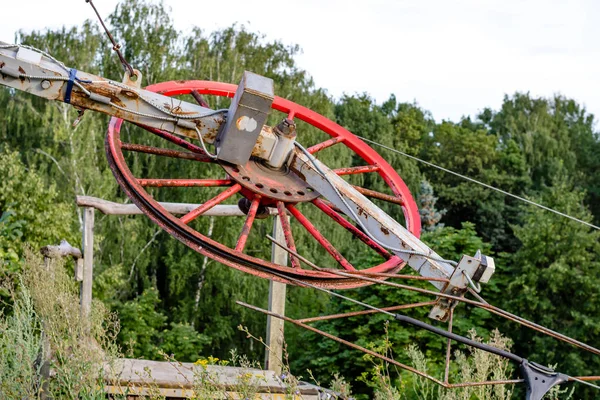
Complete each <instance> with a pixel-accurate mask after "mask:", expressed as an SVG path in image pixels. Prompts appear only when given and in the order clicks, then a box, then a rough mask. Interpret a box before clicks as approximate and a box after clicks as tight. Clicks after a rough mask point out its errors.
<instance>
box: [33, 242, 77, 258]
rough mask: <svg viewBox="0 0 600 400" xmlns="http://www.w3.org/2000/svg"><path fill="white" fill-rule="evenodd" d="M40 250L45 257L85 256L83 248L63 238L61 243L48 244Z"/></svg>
mask: <svg viewBox="0 0 600 400" xmlns="http://www.w3.org/2000/svg"><path fill="white" fill-rule="evenodd" d="M40 252H41V253H42V255H43V256H44V257H48V258H61V257H67V256H71V257H73V258H75V259H78V258H81V257H83V255H82V254H81V250H79V249H78V248H76V247H73V246H71V244H69V242H67V241H66V240H64V239H63V240H61V241H60V244H59V245H56V246H54V245H48V246H44V247H42V248H41V249H40Z"/></svg>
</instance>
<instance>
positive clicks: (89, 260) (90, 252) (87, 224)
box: [80, 207, 94, 318]
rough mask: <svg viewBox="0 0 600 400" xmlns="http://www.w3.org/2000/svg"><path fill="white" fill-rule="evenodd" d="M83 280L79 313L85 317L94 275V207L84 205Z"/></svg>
mask: <svg viewBox="0 0 600 400" xmlns="http://www.w3.org/2000/svg"><path fill="white" fill-rule="evenodd" d="M82 243H83V280H82V282H81V291H80V295H81V303H80V304H81V315H82V316H83V317H84V318H87V317H88V316H89V314H90V310H91V308H92V283H93V275H94V208H93V207H86V208H85V210H84V213H83V241H82Z"/></svg>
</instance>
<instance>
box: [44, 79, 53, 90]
mask: <svg viewBox="0 0 600 400" xmlns="http://www.w3.org/2000/svg"><path fill="white" fill-rule="evenodd" d="M50 86H52V83H51V82H50V81H49V80H47V79H44V80H43V81H42V89H44V90H48V89H50Z"/></svg>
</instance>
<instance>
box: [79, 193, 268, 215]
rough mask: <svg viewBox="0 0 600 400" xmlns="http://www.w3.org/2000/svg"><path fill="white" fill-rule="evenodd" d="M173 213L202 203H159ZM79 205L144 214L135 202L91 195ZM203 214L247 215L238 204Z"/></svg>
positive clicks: (113, 213) (120, 212)
mask: <svg viewBox="0 0 600 400" xmlns="http://www.w3.org/2000/svg"><path fill="white" fill-rule="evenodd" d="M159 204H160V205H161V206H162V207H164V208H165V210H167V211H168V212H170V213H171V214H182V215H184V214H187V213H189V212H190V211H192V210H195V209H196V208H198V207H199V206H200V204H188V203H159ZM77 205H78V206H80V207H94V208H95V209H97V210H98V211H100V212H101V213H103V214H107V215H138V214H143V212H142V210H140V209H139V208H138V207H137V206H136V205H135V204H122V203H115V202H112V201H108V200H104V199H99V198H97V197H91V196H77ZM268 210H269V212H270V213H271V214H272V215H274V214H277V210H275V209H273V208H269V209H268ZM202 215H203V216H209V217H210V216H213V217H242V216H246V214H244V213H243V212H242V211H241V210H240V209H239V207H238V206H236V205H221V204H220V205H217V206H215V207H213V208H211V209H210V210H208V211H206V212H205V213H204V214H202Z"/></svg>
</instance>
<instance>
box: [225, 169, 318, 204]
mask: <svg viewBox="0 0 600 400" xmlns="http://www.w3.org/2000/svg"><path fill="white" fill-rule="evenodd" d="M221 166H222V167H223V169H225V171H226V172H227V174H229V176H231V179H233V180H234V181H236V182H238V183H239V184H240V185H242V187H243V188H244V189H246V193H247V192H248V191H249V192H252V193H253V194H258V195H260V196H261V197H263V198H265V200H267V199H270V200H273V201H283V202H286V203H301V202H307V201H312V200H314V199H316V198H317V197H319V196H320V194H319V193H318V192H317V191H315V190H314V189H313V188H312V187H310V186H308V185H307V184H306V182H304V181H303V180H302V179H300V178H299V177H298V175H296V174H295V173H294V172H293V171H291V170H290V169H289V168H287V166H284V167H282V168H279V169H274V168H271V167H269V166H267V165H265V164H263V163H262V162H260V161H257V160H250V161H248V162H247V163H246V164H245V165H232V164H228V163H221ZM242 193H244V192H242ZM246 197H248V196H246ZM263 203H269V201H268V200H267V201H266V202H263Z"/></svg>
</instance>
